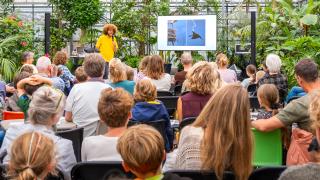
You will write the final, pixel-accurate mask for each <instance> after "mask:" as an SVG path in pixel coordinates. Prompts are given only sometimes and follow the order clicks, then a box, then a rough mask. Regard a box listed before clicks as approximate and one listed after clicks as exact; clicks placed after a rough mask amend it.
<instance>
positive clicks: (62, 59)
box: [53, 51, 75, 92]
mask: <svg viewBox="0 0 320 180" xmlns="http://www.w3.org/2000/svg"><path fill="white" fill-rule="evenodd" d="M67 61H68V55H67V53H65V52H63V51H58V52H57V53H56V55H55V56H54V58H53V64H54V65H56V66H58V69H59V71H60V72H61V74H60V75H59V77H60V78H61V79H62V80H63V81H64V84H65V88H66V91H67V92H69V91H70V90H71V86H72V85H73V82H74V81H75V77H74V75H72V74H71V72H70V70H69V69H68V67H67V66H66V63H67Z"/></svg>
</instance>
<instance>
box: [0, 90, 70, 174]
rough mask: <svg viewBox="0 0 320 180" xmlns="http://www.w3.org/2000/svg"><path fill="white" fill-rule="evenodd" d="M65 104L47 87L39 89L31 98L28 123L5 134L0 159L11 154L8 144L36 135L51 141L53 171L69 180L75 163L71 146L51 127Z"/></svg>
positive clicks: (5, 159) (12, 127) (60, 94)
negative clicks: (56, 169) (54, 153)
mask: <svg viewBox="0 0 320 180" xmlns="http://www.w3.org/2000/svg"><path fill="white" fill-rule="evenodd" d="M64 104H65V96H64V94H63V92H62V91H59V90H57V89H53V88H52V87H50V86H42V87H40V88H39V89H38V90H37V91H35V92H34V93H33V95H32V99H31V102H30V105H29V110H28V118H29V119H28V120H29V121H30V123H27V124H17V125H12V126H10V127H9V129H8V130H7V131H6V134H5V137H4V140H3V144H2V146H1V149H0V156H1V157H3V155H5V154H6V153H9V152H11V147H12V143H13V141H14V140H15V139H17V138H18V137H19V136H20V135H22V134H24V133H26V132H30V131H35V132H40V133H42V134H44V135H46V136H47V137H49V138H50V139H52V140H53V142H54V144H55V146H56V152H57V153H56V160H57V165H56V167H57V168H58V169H59V170H60V171H61V172H62V173H63V175H64V177H65V179H71V177H70V172H71V169H72V167H73V166H74V165H75V163H76V158H75V155H74V151H73V147H72V142H71V141H70V140H67V139H64V138H61V137H59V136H56V135H55V132H54V130H53V126H55V125H56V124H57V122H58V121H59V119H60V117H61V115H62V113H63V109H64ZM11 158H12V157H11V154H10V153H9V154H7V155H6V156H5V157H4V160H3V163H4V164H8V162H9V161H10V159H11Z"/></svg>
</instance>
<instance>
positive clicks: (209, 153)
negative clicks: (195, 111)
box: [175, 84, 253, 180]
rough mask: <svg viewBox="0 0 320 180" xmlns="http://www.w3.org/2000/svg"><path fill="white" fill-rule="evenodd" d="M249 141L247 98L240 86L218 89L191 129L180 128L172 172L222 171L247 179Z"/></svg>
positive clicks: (249, 161) (250, 151) (232, 85)
mask: <svg viewBox="0 0 320 180" xmlns="http://www.w3.org/2000/svg"><path fill="white" fill-rule="evenodd" d="M252 144H253V139H252V135H251V127H250V110H249V98H248V93H247V91H246V90H245V89H244V88H243V87H242V86H241V85H240V84H229V85H226V86H224V87H222V88H221V89H219V90H218V91H217V92H216V93H215V94H214V95H213V97H212V98H211V99H210V100H209V102H208V103H207V105H206V106H205V108H204V109H203V111H202V112H201V113H200V115H199V117H198V118H197V119H196V121H195V122H194V123H193V124H192V125H191V126H186V127H185V128H183V129H182V132H181V136H180V141H179V145H178V152H177V159H176V167H175V169H188V170H196V169H203V170H212V171H214V172H215V173H216V175H217V177H218V178H219V179H222V176H223V172H224V171H225V170H229V171H233V173H234V174H235V177H236V179H239V180H247V179H248V177H249V175H250V173H251V170H252V166H251V163H252V152H253V150H252V146H253V145H252Z"/></svg>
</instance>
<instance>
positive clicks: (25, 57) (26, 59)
mask: <svg viewBox="0 0 320 180" xmlns="http://www.w3.org/2000/svg"><path fill="white" fill-rule="evenodd" d="M33 61H34V53H33V52H24V53H22V56H21V64H23V65H24V64H32V63H33Z"/></svg>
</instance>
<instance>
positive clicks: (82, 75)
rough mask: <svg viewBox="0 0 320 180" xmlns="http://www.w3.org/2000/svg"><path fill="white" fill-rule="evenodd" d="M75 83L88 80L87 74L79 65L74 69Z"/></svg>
mask: <svg viewBox="0 0 320 180" xmlns="http://www.w3.org/2000/svg"><path fill="white" fill-rule="evenodd" d="M74 74H75V75H76V81H77V83H82V82H86V81H87V80H88V76H87V74H86V72H85V71H84V68H83V66H80V67H78V68H77V69H76V71H75V73H74Z"/></svg>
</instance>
